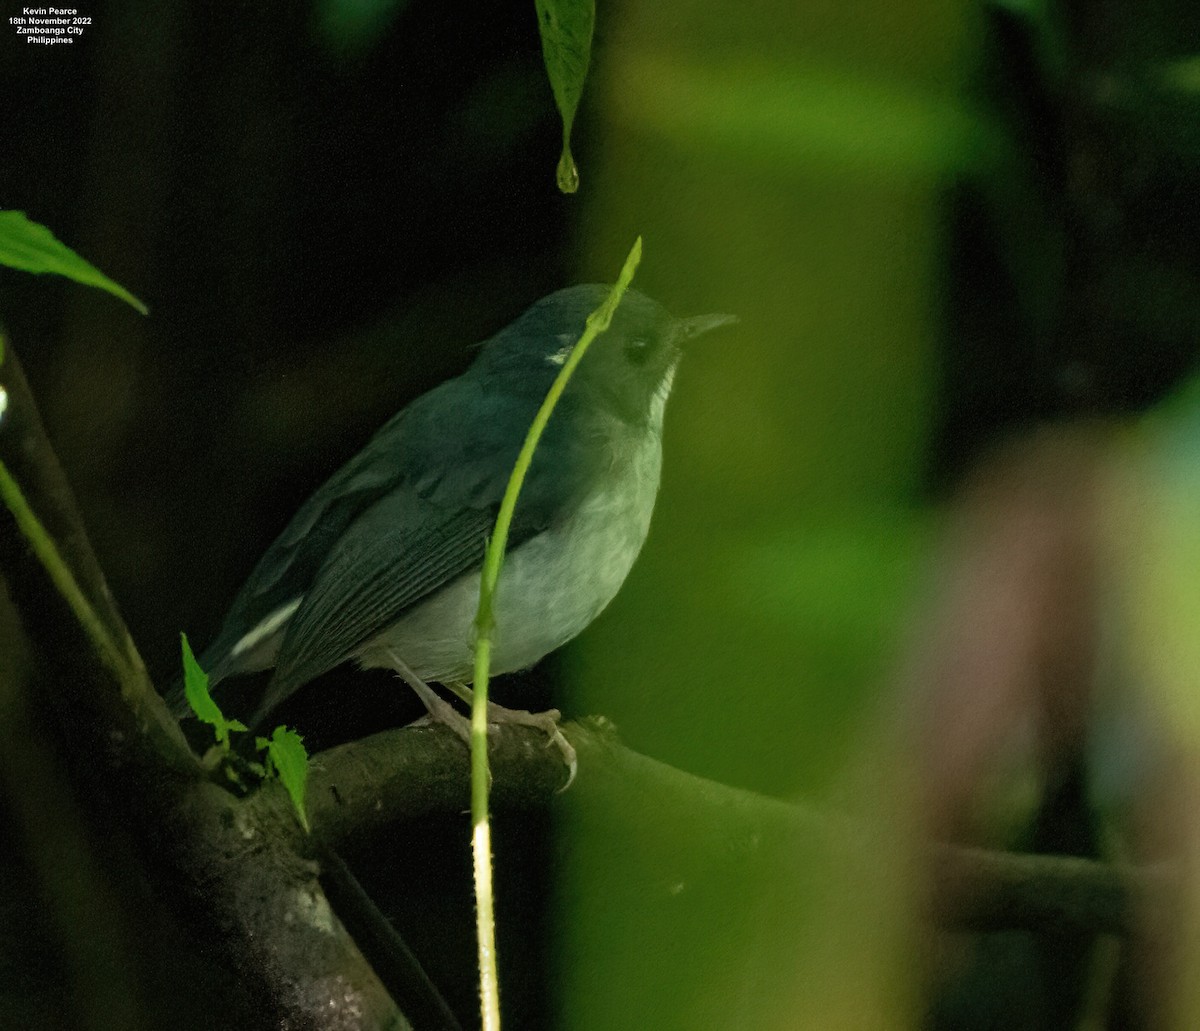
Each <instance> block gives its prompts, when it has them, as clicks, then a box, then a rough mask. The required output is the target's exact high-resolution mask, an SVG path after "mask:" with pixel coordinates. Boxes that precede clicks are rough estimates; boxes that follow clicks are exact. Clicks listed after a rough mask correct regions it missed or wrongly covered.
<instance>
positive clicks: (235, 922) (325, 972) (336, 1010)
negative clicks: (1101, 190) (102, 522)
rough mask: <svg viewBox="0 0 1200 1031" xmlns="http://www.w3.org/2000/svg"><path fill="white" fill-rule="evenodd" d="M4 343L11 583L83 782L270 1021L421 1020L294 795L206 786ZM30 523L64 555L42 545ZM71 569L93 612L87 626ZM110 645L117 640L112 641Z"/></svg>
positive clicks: (5, 543)
mask: <svg viewBox="0 0 1200 1031" xmlns="http://www.w3.org/2000/svg"><path fill="white" fill-rule="evenodd" d="M4 350H5V354H4V361H3V364H2V365H0V390H2V391H3V395H4V398H5V401H6V404H5V407H4V414H3V420H2V421H0V463H2V464H3V466H4V468H5V469H6V470H7V471H8V472H9V473H10V475H11V478H12V480H13V481H14V482H15V483H16V485H17V487H18V488H19V492H20V499H19V500H23V501H24V503H26V504H27V505H28V509H29V512H28V513H26V514H25V516H24V517H23V520H22V523H21V525H18V514H19V507H20V505H19V503H18V504H17V505H15V506H14V505H13V504H12V503H11V498H10V499H9V501H10V503H9V504H6V505H4V506H0V577H2V580H3V582H2V583H0V587H2V588H4V589H5V591H6V593H7V595H8V598H9V599H10V600H11V603H12V606H13V608H14V609H15V610H16V613H17V615H18V616H19V619H20V622H21V624H22V625H23V627H24V630H25V634H26V637H27V639H28V641H29V644H30V649H31V653H32V655H33V659H34V666H35V668H36V670H37V676H35V677H33V678H31V682H32V683H33V684H34V685H35V688H34V689H35V690H38V691H39V692H40V693H41V696H42V697H41V698H40V699H39V700H40V701H43V702H44V703H45V704H46V707H47V708H48V709H49V710H50V711H52V712H54V713H56V714H57V716H58V728H59V733H60V736H61V738H62V740H63V742H64V744H65V745H66V747H65V748H64V750H63V751H64V754H66V755H68V756H70V758H71V762H72V765H75V766H77V771H76V772H77V773H78V774H79V778H78V779H80V780H83V781H90V782H91V783H92V784H93V785H95V784H97V783H100V784H102V785H103V786H104V789H105V798H106V800H107V801H108V802H109V803H110V804H112V805H113V806H119V807H120V808H121V810H123V811H124V813H125V814H127V815H128V816H129V817H130V818H131V820H132V821H134V822H135V825H136V826H137V827H139V828H140V829H141V831H142V833H143V835H144V840H145V842H146V844H147V855H151V856H154V857H155V867H154V868H155V870H156V871H158V872H160V873H162V874H163V877H164V883H165V884H166V885H168V886H169V887H170V889H171V890H172V892H173V894H177V896H178V898H179V900H180V901H181V902H182V903H184V904H186V906H187V908H188V910H189V913H190V916H191V917H192V922H193V924H194V925H198V926H199V927H201V928H202V929H203V930H204V931H206V932H207V934H208V936H209V937H211V938H212V939H214V940H215V941H216V942H218V943H219V948H220V950H221V952H222V953H223V954H224V955H225V956H226V957H227V959H228V962H229V963H230V965H231V966H232V967H233V968H235V969H237V970H238V972H239V975H240V977H241V978H242V979H243V980H244V981H248V982H250V994H251V996H253V997H256V998H258V999H260V1000H262V1004H263V1008H264V1011H265V1012H264V1014H263V1016H264V1017H265V1019H266V1020H268V1021H269V1022H270V1023H271V1024H273V1025H275V1026H296V1027H305V1028H314V1029H335V1028H336V1029H340V1028H350V1027H355V1028H359V1027H372V1028H376V1027H378V1028H404V1027H408V1026H409V1024H408V1022H407V1021H406V1020H405V1019H404V1017H403V1016H402V1015H401V1014H400V1012H399V1011H398V1010H397V1009H396V1006H395V1003H394V1002H393V1001H392V1000H391V998H390V997H389V996H388V994H387V992H386V991H385V989H384V988H383V986H382V984H380V982H379V980H378V978H377V977H376V976H375V974H374V972H373V971H372V970H371V968H370V966H369V965H368V964H367V962H366V961H365V960H364V959H363V957H362V955H361V953H360V952H359V951H358V949H357V947H356V946H355V944H354V942H353V940H352V939H351V938H350V936H349V935H348V934H346V932H345V931H344V929H343V928H342V926H341V924H340V923H339V922H338V921H337V919H336V918H335V917H334V915H333V913H332V911H331V910H330V908H329V905H328V903H327V902H326V900H325V896H324V894H323V893H322V891H321V888H320V886H319V884H318V882H317V864H316V863H315V862H314V861H313V860H312V858H311V853H310V843H309V842H308V841H307V840H306V839H305V838H304V836H303V835H302V832H301V831H300V828H299V827H298V825H297V824H296V821H295V817H294V816H293V814H292V812H291V809H290V803H289V802H288V800H287V798H286V797H285V794H284V792H283V791H282V789H280V788H279V786H278V785H271V786H269V787H268V790H264V791H260V792H257V793H256V794H255V795H254V796H253V797H252V798H249V799H245V800H238V799H235V798H234V797H233V796H232V795H230V794H229V793H228V792H226V791H224V790H222V789H221V788H219V787H218V786H216V785H215V784H211V783H209V782H207V781H206V780H204V779H203V771H202V770H201V767H200V766H199V764H198V762H197V760H196V759H195V757H194V756H193V755H192V753H191V752H190V750H189V749H188V748H187V745H186V743H185V741H184V739H183V736H182V734H181V733H180V731H179V727H178V725H177V724H176V723H175V721H174V720H173V719H172V718H171V717H170V715H169V714H168V712H167V710H166V707H165V706H164V704H163V702H162V701H161V699H160V698H159V697H158V695H157V694H155V692H154V690H153V688H152V686H151V685H150V682H149V679H148V678H147V676H146V672H145V669H144V667H143V665H142V662H141V660H140V658H139V657H138V655H137V652H136V649H135V648H134V646H133V642H132V641H131V640H130V637H129V634H128V632H127V631H126V629H125V626H124V623H123V622H122V620H121V617H120V615H119V614H118V612H117V610H116V606H115V604H114V603H113V601H112V598H111V596H110V595H109V593H108V589H107V587H106V586H105V583H104V578H103V576H102V575H101V573H100V570H99V567H98V565H97V564H96V561H95V557H94V556H93V554H92V551H91V548H90V546H89V544H88V541H87V537H86V534H85V533H84V531H83V527H82V524H81V522H80V519H79V515H78V512H77V509H76V507H75V503H74V499H73V498H72V496H71V491H70V488H69V487H68V486H67V482H66V479H65V477H64V476H63V473H62V470H61V469H60V467H59V465H58V462H57V460H56V459H55V456H54V453H53V450H52V449H51V447H50V445H49V442H48V441H47V440H46V436H45V433H44V430H43V428H42V425H41V420H40V418H39V416H38V413H37V410H36V407H35V405H34V402H33V398H32V397H31V396H30V393H29V389H28V386H27V384H26V382H25V379H24V376H23V375H22V373H21V369H20V366H19V364H18V363H17V359H16V356H15V355H14V354H13V353H12V350H11V349H10V348H5V349H4ZM14 509H17V511H14ZM30 514H31V515H32V517H33V518H34V519H35V520H36V524H37V525H38V526H40V528H41V529H42V530H44V531H45V534H46V536H47V538H48V540H49V542H50V543H51V545H52V547H51V548H50V549H49V552H47V549H45V548H42V549H40V550H39V549H37V548H35V546H32V541H33V539H34V537H36V534H35V535H34V537H31V534H30V530H29V525H30V524H29V520H28V516H29V515H30ZM48 553H49V554H50V556H51V557H50V560H49V562H48V561H47V554H48ZM56 559H57V560H58V561H59V562H60V563H61V568H58V569H56V568H54V566H55V560H56ZM64 576H65V577H66V578H67V579H69V581H70V582H72V583H73V584H74V585H75V586H76V587H77V589H78V594H79V595H80V596H81V597H82V599H83V603H84V605H85V606H86V607H87V609H89V610H90V612H91V615H92V616H93V617H94V619H84V620H83V621H81V617H80V606H79V604H76V605H74V606H73V605H72V604H71V603H70V602H69V601H68V595H69V594H70V591H69V590H68V591H64V589H63V586H62V585H63V583H64V582H65V581H64ZM89 623H90V625H88V626H86V628H85V624H89ZM105 638H107V641H108V642H109V645H110V646H111V647H105V646H104V645H102V644H100V643H98V639H99V641H103V640H104V639H105ZM106 652H107V654H106ZM12 787H13V789H14V790H20V789H21V785H13V786H12ZM113 818H116V817H115V816H114V817H113Z"/></svg>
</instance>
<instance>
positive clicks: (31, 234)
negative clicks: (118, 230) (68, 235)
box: [0, 211, 148, 315]
mask: <svg viewBox="0 0 1200 1031" xmlns="http://www.w3.org/2000/svg"><path fill="white" fill-rule="evenodd" d="M0 265H8V266H9V267H10V268H15V269H20V270H21V271H22V272H35V273H43V272H52V273H54V274H55V275H59V276H66V277H67V278H68V279H73V280H75V282H77V283H83V284H84V285H85V286H95V287H99V288H100V289H101V290H107V291H108V292H109V293H110V294H112V295H113V296H114V297H119V298H120V299H121V300H122V301H124V302H125V303H126V304H129V305H131V306H132V307H134V308H135V309H137V310H138V311H139V312H141V313H142V314H143V315H146V314H148V309H147V308H146V306H145V305H144V304H143V303H142V302H141V301H139V300H138V299H137V298H136V297H134V296H133V294H131V293H130V292H129V291H128V290H126V289H125V288H124V287H123V286H121V284H120V283H115V282H113V280H111V279H109V278H108V276H106V275H105V274H104V273H103V272H101V271H100V270H99V269H98V268H96V266H95V265H92V264H91V263H90V262H88V261H85V260H84V259H83V258H81V257H80V256H79V255H78V254H76V253H75V252H74V251H73V250H71V248H70V247H68V246H67V245H66V244H65V243H62V242H61V241H59V240H58V239H56V238H55V236H54V234H53V233H52V232H50V230H49V229H47V228H46V227H45V226H44V225H41V224H40V223H37V222H31V221H30V220H29V219H28V218H27V217H26V216H25V212H23V211H0Z"/></svg>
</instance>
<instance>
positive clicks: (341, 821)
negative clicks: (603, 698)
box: [309, 723, 1154, 934]
mask: <svg viewBox="0 0 1200 1031" xmlns="http://www.w3.org/2000/svg"><path fill="white" fill-rule="evenodd" d="M564 730H565V732H566V734H567V736H568V737H569V739H570V741H571V744H572V745H574V746H575V748H576V750H577V752H578V754H579V776H578V778H577V781H576V783H575V784H574V785H573V786H572V787H571V788H570V790H569V791H567V792H566V793H564V794H561V795H559V794H556V791H557V790H558V788H559V787H560V785H561V784H562V782H563V779H564V769H563V765H562V760H561V758H560V756H559V754H558V752H557V751H555V750H553V749H547V748H546V747H545V737H544V736H542V735H541V734H540V733H539V732H537V731H532V730H528V729H525V728H519V727H511V726H509V727H505V728H504V729H503V731H502V732H501V733H500V734H499V735H498V738H497V740H496V741H495V743H494V744H493V746H492V751H491V765H492V774H493V799H494V801H495V803H496V807H497V808H498V809H502V808H504V807H506V806H507V807H514V808H522V807H531V806H544V805H550V804H555V805H559V806H562V807H565V808H567V809H570V808H571V807H573V806H577V807H587V806H592V805H603V806H605V807H606V808H607V809H608V810H610V811H613V812H618V813H620V814H621V816H620V819H622V820H624V821H625V822H626V823H629V824H632V823H634V822H637V821H640V820H642V819H648V820H655V819H658V818H659V817H658V815H657V814H659V813H662V812H672V813H674V814H681V815H682V817H683V818H682V819H679V820H676V821H673V822H672V827H673V831H674V833H679V828H680V827H681V826H682V827H683V828H685V830H684V833H686V834H688V835H691V838H690V839H689V840H688V841H681V842H678V843H677V846H678V852H679V853H681V854H683V853H696V852H697V851H698V850H699V852H698V854H701V855H703V854H705V853H704V851H703V850H705V849H707V850H709V854H712V855H718V854H719V855H720V856H722V857H723V859H724V860H729V858H730V857H731V856H732V857H733V859H734V861H735V862H738V861H740V862H743V863H744V865H745V867H746V869H760V868H761V867H759V866H758V865H757V864H756V863H754V862H753V860H755V859H757V858H761V857H762V856H764V855H770V854H772V853H773V852H775V851H776V850H777V852H778V854H788V853H789V852H790V853H791V854H800V851H801V850H802V849H804V848H811V847H812V846H813V844H814V843H817V844H818V845H821V846H827V847H831V848H843V849H845V850H846V853H847V860H848V861H854V860H855V859H857V860H858V861H860V862H870V857H871V856H874V855H878V854H879V851H880V849H881V848H882V849H888V850H892V849H894V848H895V847H896V846H895V845H894V843H893V844H889V843H887V842H881V841H879V840H878V837H877V835H876V834H875V833H874V832H872V831H871V830H870V829H869V828H867V827H864V826H863V825H861V824H859V823H857V822H855V821H852V820H850V819H848V818H846V817H844V816H834V815H831V814H828V813H823V812H819V811H817V810H816V809H813V808H811V807H806V806H803V805H799V804H795V803H791V802H783V801H780V800H778V799H773V798H768V797H765V796H763V795H758V794H754V793H753V792H749V791H742V790H739V789H737V788H731V787H728V786H726V785H723V784H718V783H715V782H713V781H710V780H705V779H704V778H702V777H696V776H693V775H691V774H688V773H685V772H683V771H681V770H678V769H675V768H674V767H671V766H667V765H666V764H664V763H660V762H656V761H655V760H653V759H649V758H647V757H646V756H643V755H640V754H638V753H636V752H633V751H630V750H629V749H627V748H624V747H623V746H621V745H619V744H617V743H616V742H615V741H614V740H613V737H612V735H611V734H610V733H607V732H605V731H603V730H598V729H597V728H596V726H594V725H589V724H586V723H585V724H568V725H567V726H566V727H565V728H564ZM467 773H468V771H467V753H466V749H465V748H463V746H462V743H461V742H460V741H458V739H457V738H455V737H454V736H453V735H451V734H449V733H447V732H444V728H441V727H409V728H404V729H400V730H392V731H385V732H383V733H381V734H376V735H374V736H373V737H370V738H366V739H364V740H362V741H356V742H353V743H351V744H347V745H343V746H341V747H339V748H334V749H330V750H329V751H327V752H323V753H321V754H320V755H317V756H315V757H314V759H313V763H312V772H311V775H310V780H309V791H310V802H309V816H310V818H311V820H312V826H313V831H314V833H315V834H317V835H319V836H321V837H322V838H323V839H324V840H326V841H329V842H331V843H334V844H336V843H337V842H339V841H342V840H344V839H346V838H347V837H351V836H353V835H354V834H357V833H360V832H365V831H372V830H375V829H378V828H381V827H384V826H387V825H388V824H391V823H394V822H395V821H397V820H405V819H411V818H413V817H416V816H420V815H423V814H426V813H432V812H461V811H464V810H465V809H466V806H467V799H468V782H467ZM646 799H652V800H653V804H652V806H650V807H649V809H650V810H652V812H649V813H648V815H643V814H644V813H646V812H647V805H646ZM919 858H920V862H919V869H922V870H923V871H924V872H925V876H926V877H927V878H928V884H929V892H930V908H931V911H932V915H933V919H934V920H935V921H936V922H937V923H938V924H939V925H941V926H943V927H947V928H959V929H971V930H978V931H997V930H1006V929H1015V928H1024V929H1029V930H1035V929H1036V930H1045V929H1054V930H1063V929H1068V928H1070V929H1074V930H1085V931H1093V932H1096V933H1117V934H1128V933H1130V932H1132V931H1133V930H1135V925H1137V924H1138V919H1139V917H1140V916H1141V914H1142V908H1141V907H1142V905H1143V904H1144V903H1149V902H1150V901H1151V896H1152V895H1153V892H1152V891H1151V885H1152V883H1153V882H1154V879H1153V878H1151V877H1150V876H1149V875H1147V874H1145V873H1142V872H1139V871H1135V870H1132V869H1124V870H1123V869H1118V868H1116V867H1113V866H1110V865H1107V864H1104V863H1099V862H1095V861H1092V860H1086V859H1077V858H1073V857H1065V856H1034V855H1020V854H1014V853H998V852H989V851H985V850H983V849H975V848H964V847H958V846H953V845H943V844H939V845H931V846H926V847H925V849H924V852H923V854H922V855H921V856H920V857H919ZM753 889H754V886H753V885H749V884H748V885H747V891H748V892H752V891H753Z"/></svg>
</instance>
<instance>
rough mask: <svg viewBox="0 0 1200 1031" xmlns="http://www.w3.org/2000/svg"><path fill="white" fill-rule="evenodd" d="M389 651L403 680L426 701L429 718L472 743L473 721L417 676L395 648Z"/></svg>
mask: <svg viewBox="0 0 1200 1031" xmlns="http://www.w3.org/2000/svg"><path fill="white" fill-rule="evenodd" d="M387 653H388V658H389V659H391V663H392V669H394V670H395V671H396V674H397V675H398V676H399V677H400V679H401V680H403V681H404V682H405V683H406V684H407V685H408V686H409V687H411V688H412V689H413V690H414V691H416V692H417V697H418V698H420V699H421V701H422V702H424V703H425V708H426V710H427V711H428V713H429V717H428V718H429V719H431V720H433V721H434V722H436V723H443V724H445V725H446V726H447V727H449V728H450V729H451V730H453V731H454V733H455V734H457V735H458V736H459V737H461V738H462V739H463V741H464V742H465V743H466V744H467V745H470V743H471V721H470V720H469V719H467V717H466V716H464V715H463V714H462V713H461V712H459V711H458V710H457V709H456V708H454V706H453V705H451V704H450V703H449V702H448V701H446V699H445V698H443V697H441V695H439V694H438V693H437V692H436V691H435V690H434V689H433V688H432V687H430V686H429V685H428V684H427V683H425V681H424V680H422V679H421V678H420V677H419V676H417V675H416V673H414V672H413V671H412V670H411V669H410V668H409V666H408V663H406V662H405V661H404V660H403V659H402V658H400V656H399V655H397V654H396V652H395V650H394V649H392V648H389V649H388V650H387Z"/></svg>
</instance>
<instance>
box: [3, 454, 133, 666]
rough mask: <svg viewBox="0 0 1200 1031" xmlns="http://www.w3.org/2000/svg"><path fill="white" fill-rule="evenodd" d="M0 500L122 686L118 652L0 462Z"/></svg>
mask: <svg viewBox="0 0 1200 1031" xmlns="http://www.w3.org/2000/svg"><path fill="white" fill-rule="evenodd" d="M0 500H3V501H4V504H5V505H6V506H7V508H8V510H9V511H10V512H11V513H12V514H13V518H14V519H15V520H16V522H17V527H18V528H19V529H20V531H21V533H22V535H23V536H24V537H25V539H26V540H27V541H28V542H29V546H30V548H32V549H33V553H34V555H36V556H37V559H38V561H39V562H41V564H42V566H43V567H44V568H45V570H46V572H47V573H48V574H49V575H50V579H51V580H52V581H53V582H54V586H55V587H57V588H58V593H59V594H61V595H62V596H63V598H64V599H66V602H67V604H68V605H69V606H70V607H71V611H72V612H73V613H74V614H75V618H76V619H77V620H79V623H80V625H81V626H82V627H83V629H84V632H85V633H86V634H87V635H88V637H89V638H90V640H91V642H92V644H93V645H94V646H95V648H96V652H97V654H99V655H100V657H101V658H102V659H103V660H104V663H105V665H107V666H108V667H109V669H111V670H112V671H113V672H114V673H115V674H117V676H118V678H119V679H120V680H121V682H122V683H124V682H125V677H126V676H127V673H128V669H127V667H126V664H125V660H124V657H123V656H122V654H121V649H120V648H118V647H117V645H116V643H115V642H114V641H113V640H112V638H111V637H110V636H109V633H108V631H107V630H106V629H105V627H104V624H103V623H102V622H101V621H100V617H99V616H97V615H96V610H95V609H93V608H92V606H91V604H90V603H89V602H88V600H87V598H86V597H85V596H84V593H83V591H82V590H80V588H79V584H78V583H77V582H76V580H75V577H74V576H72V575H71V570H70V569H68V568H67V564H66V563H65V562H64V561H63V558H62V556H61V555H60V554H59V553H58V548H57V547H55V544H54V541H53V540H52V539H51V537H50V534H48V533H47V532H46V528H45V527H44V526H42V524H41V521H40V520H39V519H38V517H37V516H36V515H35V514H34V511H33V509H32V508H30V507H29V502H27V501H26V500H25V495H24V494H23V493H22V492H21V488H20V485H19V484H18V483H17V481H16V480H14V479H13V477H12V474H11V473H10V472H9V471H8V467H7V466H5V464H4V463H3V462H0Z"/></svg>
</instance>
